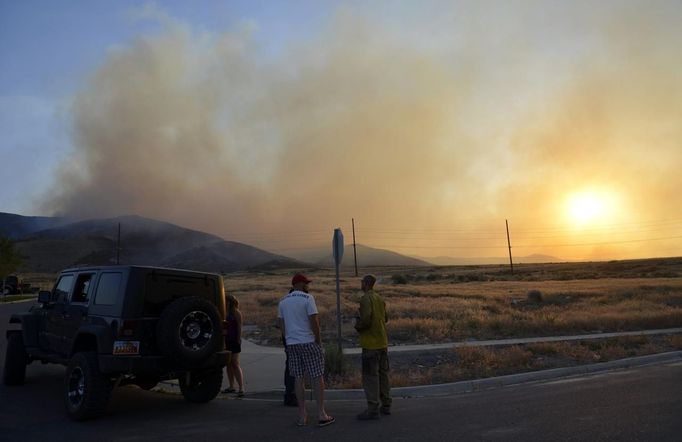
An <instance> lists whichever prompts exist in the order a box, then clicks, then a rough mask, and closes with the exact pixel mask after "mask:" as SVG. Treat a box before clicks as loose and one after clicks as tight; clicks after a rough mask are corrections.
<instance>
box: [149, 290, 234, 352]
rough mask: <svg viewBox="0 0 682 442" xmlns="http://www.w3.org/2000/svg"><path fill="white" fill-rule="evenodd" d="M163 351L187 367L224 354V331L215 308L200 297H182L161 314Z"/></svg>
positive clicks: (159, 339)
mask: <svg viewBox="0 0 682 442" xmlns="http://www.w3.org/2000/svg"><path fill="white" fill-rule="evenodd" d="M156 336H157V343H158V345H159V350H161V352H162V353H163V354H165V355H166V356H171V357H174V358H175V359H177V360H178V362H180V363H183V364H189V365H192V364H196V363H198V362H201V361H203V360H205V359H206V358H208V357H209V356H210V355H212V354H213V353H215V352H218V351H222V349H223V346H224V342H223V328H222V321H221V319H220V315H219V313H218V309H217V308H216V306H215V305H213V304H211V303H210V302H208V301H207V300H205V299H203V298H200V297H198V296H188V297H184V298H178V299H176V300H175V301H173V302H171V303H170V304H169V305H168V306H167V307H166V308H165V309H164V310H163V312H162V313H161V317H160V318H159V322H158V324H157V327H156Z"/></svg>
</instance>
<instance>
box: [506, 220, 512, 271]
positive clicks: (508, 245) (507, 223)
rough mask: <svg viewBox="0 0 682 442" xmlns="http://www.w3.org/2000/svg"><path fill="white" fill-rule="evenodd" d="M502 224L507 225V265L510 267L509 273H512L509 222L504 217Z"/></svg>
mask: <svg viewBox="0 0 682 442" xmlns="http://www.w3.org/2000/svg"><path fill="white" fill-rule="evenodd" d="M504 224H505V225H506V226H507V247H509V266H510V267H511V274H512V275H513V274H514V263H513V262H512V253H511V241H510V240H509V222H508V221H507V220H506V219H505V220H504Z"/></svg>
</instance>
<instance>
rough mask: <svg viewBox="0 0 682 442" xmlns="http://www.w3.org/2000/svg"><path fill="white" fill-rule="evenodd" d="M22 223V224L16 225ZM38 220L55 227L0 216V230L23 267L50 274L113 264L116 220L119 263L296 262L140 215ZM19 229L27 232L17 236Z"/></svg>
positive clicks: (215, 266)
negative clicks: (10, 236)
mask: <svg viewBox="0 0 682 442" xmlns="http://www.w3.org/2000/svg"><path fill="white" fill-rule="evenodd" d="M22 218H23V220H22ZM5 219H6V220H10V221H11V224H10V225H9V226H5V225H4V224H2V223H3V222H4V220H5ZM50 220H53V222H52V223H51V221H50ZM22 221H25V222H26V225H22ZM41 222H42V223H45V224H44V225H52V226H55V227H51V228H47V229H43V230H34V228H35V220H34V219H33V217H21V216H20V215H13V216H12V217H5V218H0V231H1V230H2V229H5V228H6V229H7V230H11V231H12V232H14V235H13V238H14V239H15V240H16V246H17V249H18V250H19V252H20V253H21V254H22V255H24V257H25V267H26V270H27V271H36V272H55V271H59V270H61V269H64V268H67V267H73V266H85V265H110V264H115V263H116V255H117V250H116V248H117V237H118V226H119V223H120V225H121V243H120V255H119V260H120V263H121V264H137V265H154V266H157V265H158V266H164V267H178V268H186V269H192V270H201V271H210V272H230V271H236V270H246V269H250V268H273V267H274V268H276V267H292V266H300V265H302V263H300V262H298V261H296V260H294V259H291V258H288V257H285V256H281V255H276V254H273V253H270V252H267V251H265V250H261V249H258V248H255V247H252V246H249V245H247V244H242V243H238V242H232V241H226V240H224V239H222V238H220V237H218V236H215V235H211V234H208V233H205V232H200V231H196V230H190V229H186V228H183V227H180V226H176V225H174V224H170V223H166V222H162V221H157V220H153V219H149V218H143V217H140V216H122V217H117V218H107V219H91V220H85V221H79V222H73V223H66V224H63V225H60V221H59V219H50V218H43V219H41ZM19 232H29V233H26V234H23V235H19V234H18V233H19Z"/></svg>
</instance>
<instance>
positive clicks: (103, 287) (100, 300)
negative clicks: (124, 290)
mask: <svg viewBox="0 0 682 442" xmlns="http://www.w3.org/2000/svg"><path fill="white" fill-rule="evenodd" d="M121 278H122V274H121V273H102V275H101V276H100V277H99V284H97V293H96V294H95V304H97V305H114V304H116V298H117V295H118V292H119V288H120V286H121Z"/></svg>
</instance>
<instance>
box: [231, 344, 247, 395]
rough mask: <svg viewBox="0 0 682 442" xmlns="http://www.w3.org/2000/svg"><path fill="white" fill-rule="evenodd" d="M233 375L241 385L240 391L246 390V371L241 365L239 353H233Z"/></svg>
mask: <svg viewBox="0 0 682 442" xmlns="http://www.w3.org/2000/svg"><path fill="white" fill-rule="evenodd" d="M230 362H231V365H232V376H233V377H234V380H236V381H237V385H238V386H239V391H241V392H244V373H242V367H241V366H240V365H239V353H233V354H232V361H230Z"/></svg>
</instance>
